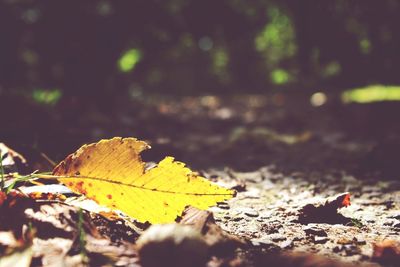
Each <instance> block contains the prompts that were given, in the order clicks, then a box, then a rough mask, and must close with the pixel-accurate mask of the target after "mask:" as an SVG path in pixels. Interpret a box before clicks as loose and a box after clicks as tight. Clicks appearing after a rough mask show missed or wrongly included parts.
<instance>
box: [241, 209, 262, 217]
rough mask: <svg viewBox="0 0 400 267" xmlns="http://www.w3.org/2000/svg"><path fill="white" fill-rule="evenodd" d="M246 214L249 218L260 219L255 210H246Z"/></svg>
mask: <svg viewBox="0 0 400 267" xmlns="http://www.w3.org/2000/svg"><path fill="white" fill-rule="evenodd" d="M244 214H245V215H247V216H249V217H258V215H259V213H258V211H256V210H253V209H249V210H246V211H245V212H244Z"/></svg>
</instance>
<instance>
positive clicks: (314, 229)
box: [303, 226, 328, 236]
mask: <svg viewBox="0 0 400 267" xmlns="http://www.w3.org/2000/svg"><path fill="white" fill-rule="evenodd" d="M303 230H304V232H306V234H307V235H317V236H328V235H327V234H326V232H325V231H324V230H323V229H321V228H318V227H315V226H311V227H305V228H304V229H303Z"/></svg>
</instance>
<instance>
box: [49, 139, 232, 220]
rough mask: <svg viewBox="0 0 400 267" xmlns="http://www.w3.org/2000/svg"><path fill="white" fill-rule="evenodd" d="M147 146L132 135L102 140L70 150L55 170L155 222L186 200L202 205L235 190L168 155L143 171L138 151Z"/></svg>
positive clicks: (101, 199)
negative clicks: (204, 176) (207, 177)
mask: <svg viewBox="0 0 400 267" xmlns="http://www.w3.org/2000/svg"><path fill="white" fill-rule="evenodd" d="M147 148H149V146H148V145H147V144H146V143H145V142H143V141H139V140H137V139H135V138H120V137H115V138H113V139H109V140H101V141H100V142H98V143H93V144H89V145H84V146H82V147H81V148H80V149H79V150H78V151H77V152H75V153H74V154H71V155H69V156H68V157H67V158H66V159H65V160H64V161H62V162H61V163H60V164H58V165H57V166H56V167H55V169H54V171H53V175H56V176H59V177H60V178H58V180H59V181H60V182H62V183H64V184H65V185H66V186H68V187H69V188H70V189H71V190H72V191H74V192H78V193H81V194H84V195H86V197H88V198H90V199H93V200H95V201H96V202H98V203H99V204H101V205H105V206H108V207H110V208H114V209H119V210H121V211H123V212H125V213H126V214H127V215H129V216H131V217H133V218H135V219H137V220H138V221H140V222H146V221H148V222H150V223H153V224H154V223H169V222H174V221H175V219H176V218H177V216H178V215H180V214H181V213H182V211H183V210H184V209H185V207H186V206H188V205H191V206H194V207H197V208H199V209H205V208H208V207H210V206H212V205H215V204H216V203H217V202H220V201H224V200H226V199H229V198H231V197H232V196H233V195H234V191H233V190H229V189H225V188H222V187H220V186H217V185H215V184H213V183H211V182H210V181H208V180H207V179H205V178H203V177H200V176H198V175H196V174H195V173H193V172H192V171H191V170H190V169H189V168H187V167H185V164H184V163H181V162H178V161H174V158H172V157H166V158H164V159H163V160H162V161H160V163H159V164H158V165H156V166H155V167H153V168H151V169H149V170H146V171H145V163H144V162H143V161H142V160H141V157H140V153H141V152H142V151H143V150H145V149H147Z"/></svg>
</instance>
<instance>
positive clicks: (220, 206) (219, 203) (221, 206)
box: [217, 202, 230, 210]
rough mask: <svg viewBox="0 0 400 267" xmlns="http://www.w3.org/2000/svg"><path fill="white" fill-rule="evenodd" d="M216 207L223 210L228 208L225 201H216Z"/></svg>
mask: <svg viewBox="0 0 400 267" xmlns="http://www.w3.org/2000/svg"><path fill="white" fill-rule="evenodd" d="M217 207H218V208H220V209H224V210H228V209H229V208H230V206H229V204H228V203H226V202H218V203H217Z"/></svg>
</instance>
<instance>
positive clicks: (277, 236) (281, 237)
mask: <svg viewBox="0 0 400 267" xmlns="http://www.w3.org/2000/svg"><path fill="white" fill-rule="evenodd" d="M286 239H287V238H286V236H284V235H281V234H273V235H271V240H272V241H274V242H279V241H285V240H286Z"/></svg>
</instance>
